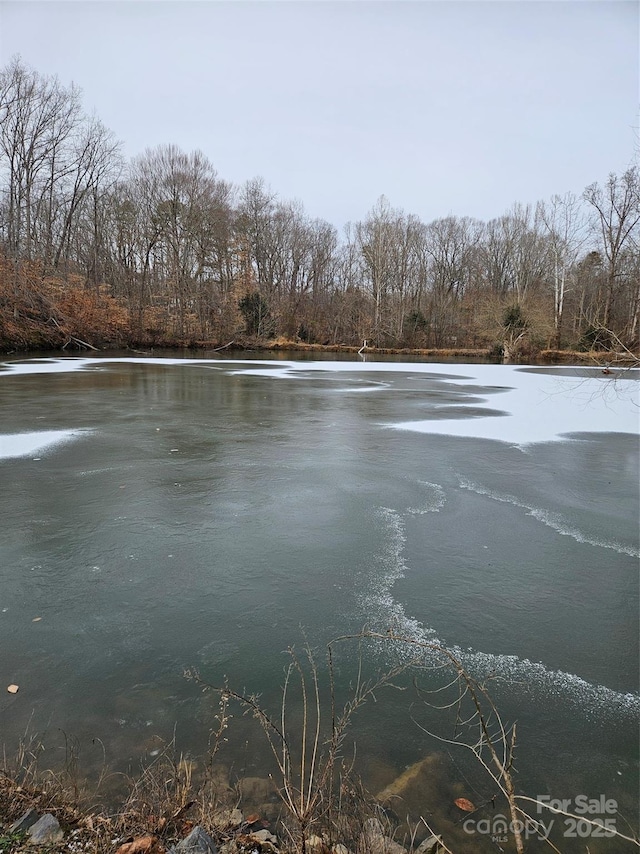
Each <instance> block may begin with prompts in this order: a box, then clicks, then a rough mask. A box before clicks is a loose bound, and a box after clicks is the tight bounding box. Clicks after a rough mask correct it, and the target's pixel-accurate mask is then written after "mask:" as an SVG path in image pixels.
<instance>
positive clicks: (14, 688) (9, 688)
mask: <svg viewBox="0 0 640 854" xmlns="http://www.w3.org/2000/svg"><path fill="white" fill-rule="evenodd" d="M19 690H20V686H19V685H8V686H7V691H8V692H9V693H10V694H17V693H18V691H19Z"/></svg>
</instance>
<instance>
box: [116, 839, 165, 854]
mask: <svg viewBox="0 0 640 854" xmlns="http://www.w3.org/2000/svg"><path fill="white" fill-rule="evenodd" d="M116 854H165V850H164V848H163V847H162V845H161V844H160V841H159V839H158V837H157V836H150V835H149V836H139V837H138V838H137V839H134V840H133V842H125V844H124V845H121V846H120V848H118V850H117V851H116Z"/></svg>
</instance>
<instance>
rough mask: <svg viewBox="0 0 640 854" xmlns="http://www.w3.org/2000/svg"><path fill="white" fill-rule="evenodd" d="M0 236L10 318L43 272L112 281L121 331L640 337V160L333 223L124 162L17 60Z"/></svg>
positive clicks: (167, 149) (105, 285) (459, 344)
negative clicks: (555, 182)
mask: <svg viewBox="0 0 640 854" xmlns="http://www.w3.org/2000/svg"><path fill="white" fill-rule="evenodd" d="M0 249H1V251H2V253H3V256H4V263H3V264H2V266H1V272H0V275H1V276H2V279H3V281H2V288H1V294H0V298H1V300H2V301H3V302H4V303H5V306H6V305H9V304H10V303H11V300H13V303H11V304H12V305H13V306H14V317H15V316H17V314H19V312H20V310H21V309H20V308H16V307H17V306H18V302H16V300H18V299H19V298H20V299H22V300H23V301H24V298H25V297H28V296H29V294H28V293H25V290H26V291H29V288H30V287H35V285H34V284H33V282H34V276H33V275H31V276H30V277H27V278H25V276H24V275H21V272H23V271H24V269H26V268H28V269H29V270H32V271H33V270H34V269H37V271H38V276H36V278H38V277H39V281H41V282H44V283H46V282H56V283H57V288H58V293H60V292H64V289H65V287H67V288H69V287H71V286H72V284H73V286H74V287H78V286H79V287H80V288H81V289H82V290H83V291H84V292H85V294H86V296H87V297H90V296H91V295H92V294H95V295H99V294H102V295H105V294H108V295H109V297H110V298H113V299H114V300H115V302H114V305H117V306H118V310H119V311H121V312H126V324H127V329H128V336H129V338H130V340H132V341H138V340H140V341H146V342H153V341H163V342H169V341H174V342H181V343H185V342H196V341H206V342H214V343H222V342H225V341H231V340H234V339H236V338H237V337H238V336H241V335H244V336H248V337H253V338H256V339H268V338H283V339H287V340H291V341H294V340H297V341H304V342H309V343H320V344H327V345H339V344H344V345H350V346H354V345H361V344H362V343H363V341H365V340H366V341H367V342H368V344H369V345H371V346H378V347H393V348H403V347H415V348H446V349H457V348H463V347H487V346H489V347H490V346H492V345H499V346H500V347H503V348H505V349H507V350H518V349H520V350H523V349H524V350H526V349H527V348H528V349H529V350H535V349H545V348H550V347H553V348H571V349H576V348H582V349H590V348H593V347H598V346H603V347H608V346H611V343H612V341H616V340H617V341H618V342H621V343H622V344H624V345H625V346H627V347H629V348H631V349H633V348H637V346H638V337H639V328H638V324H639V313H640V173H639V169H638V166H637V164H636V165H633V166H630V168H629V169H627V170H626V171H625V172H624V173H622V174H619V175H618V174H611V175H609V176H608V177H607V178H606V180H605V181H604V182H603V183H602V184H599V183H593V184H591V185H590V186H588V187H587V188H586V189H585V190H584V192H583V193H582V195H581V196H577V195H574V194H572V193H566V194H565V195H562V196H561V195H556V196H553V197H552V198H551V199H550V200H548V201H540V202H538V203H537V204H535V205H531V204H527V205H522V204H517V203H516V204H514V205H513V206H512V207H511V208H510V209H509V210H508V211H506V212H505V213H504V214H503V215H502V216H500V217H498V218H496V219H492V220H490V221H488V222H483V221H481V220H477V219H474V218H471V217H459V216H445V217H442V218H439V219H435V220H433V221H432V222H428V223H425V222H422V221H421V220H420V218H419V217H417V216H415V215H413V214H409V213H406V212H405V211H403V210H401V209H398V208H394V207H392V205H391V204H390V203H389V202H388V201H387V199H386V198H385V197H384V196H381V197H380V198H379V199H378V201H377V202H376V203H375V204H374V206H373V207H372V208H371V210H370V211H368V212H367V213H366V215H365V216H364V218H363V219H362V220H360V221H358V222H355V223H349V224H348V225H347V226H346V227H345V229H344V231H343V233H341V234H339V233H338V231H337V229H336V228H335V227H334V226H333V225H332V224H331V223H329V222H326V221H325V220H322V219H315V218H312V217H310V216H309V215H308V214H307V213H306V212H305V209H304V207H303V205H302V203H300V202H298V201H288V200H284V199H281V198H279V196H278V195H277V194H276V193H275V192H273V191H272V190H271V189H270V187H269V186H268V185H267V184H266V183H265V181H264V180H263V179H262V178H254V179H251V180H249V181H247V182H246V183H244V184H243V185H241V186H236V185H233V184H231V183H229V182H228V181H225V180H224V179H222V178H220V177H219V176H218V174H217V172H216V170H215V169H214V167H213V165H212V163H211V162H210V160H209V159H208V158H207V157H206V156H205V155H204V154H203V153H202V152H200V151H194V152H191V153H186V152H184V151H182V150H181V149H180V148H178V147H177V146H175V145H163V146H158V147H156V148H153V149H147V150H146V151H145V152H144V153H142V154H140V155H139V156H137V157H134V158H132V159H130V160H125V158H124V157H123V155H122V150H121V145H120V143H119V142H118V141H117V140H116V139H115V137H114V135H113V133H112V132H111V131H110V130H109V129H108V128H106V127H105V126H104V125H103V124H102V122H101V121H100V120H99V119H98V118H96V117H94V116H90V115H87V113H86V112H85V111H84V109H83V106H82V100H81V93H80V90H79V89H78V88H77V87H75V86H74V85H71V86H64V85H62V84H61V83H60V81H59V80H58V79H57V78H56V77H51V76H45V75H42V74H40V73H39V72H38V71H36V70H34V69H32V68H30V67H28V66H27V65H25V64H24V63H23V61H22V60H21V59H20V58H14V59H13V60H11V61H10V62H9V63H8V64H7V66H6V67H4V68H3V69H2V70H1V71H0ZM122 316H124V315H122Z"/></svg>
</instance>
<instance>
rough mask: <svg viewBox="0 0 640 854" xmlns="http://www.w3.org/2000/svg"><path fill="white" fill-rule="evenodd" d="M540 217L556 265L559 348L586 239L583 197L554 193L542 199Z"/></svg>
mask: <svg viewBox="0 0 640 854" xmlns="http://www.w3.org/2000/svg"><path fill="white" fill-rule="evenodd" d="M537 217H538V219H539V220H540V222H541V223H542V224H543V226H544V229H545V234H546V237H547V240H548V243H549V249H550V252H551V264H552V270H551V275H552V286H553V325H554V328H555V334H556V347H559V346H560V345H561V341H562V318H563V313H564V303H565V294H566V292H567V289H568V287H569V279H570V277H571V276H572V274H573V270H574V268H575V264H576V261H577V258H578V255H579V253H580V250H581V249H582V247H583V245H584V243H585V240H586V229H585V220H584V217H583V216H582V213H581V210H580V200H579V199H578V198H577V197H576V196H575V195H574V194H573V193H566V194H565V195H564V196H552V197H551V201H550V202H549V203H547V204H545V202H539V203H538V208H537Z"/></svg>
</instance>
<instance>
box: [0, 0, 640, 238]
mask: <svg viewBox="0 0 640 854" xmlns="http://www.w3.org/2000/svg"><path fill="white" fill-rule="evenodd" d="M639 8H640V5H639V3H638V2H629V0H624V2H618V0H567V2H564V0H546V2H545V0H533V2H531V0H502V1H501V0H491V1H489V0H423V2H420V0H417V1H416V2H402V1H401V0H390V2H384V0H377V2H368V0H337V2H332V0H320V2H313V0H291V2H286V0H261V2H249V0H227V2H222V0H200V2H190V0H173V2H166V1H165V2H160V0H146V2H137V0H121V1H120V2H102V0H83V2H80V1H79V0H76V2H58V0H46V2H39V0H18V2H7V0H0V62H1V64H2V65H5V64H6V62H7V61H8V60H9V59H10V58H11V57H12V56H13V55H14V54H20V55H21V56H22V58H23V60H24V61H25V62H27V63H28V64H29V65H31V66H33V67H34V68H36V69H37V70H38V71H40V72H41V73H44V74H57V75H58V77H59V78H60V80H61V81H62V82H63V83H65V84H68V83H70V82H71V81H74V82H75V83H77V84H78V85H79V86H80V87H81V88H82V90H83V103H84V105H85V108H86V109H87V110H88V111H91V110H95V112H96V114H97V115H98V117H99V118H100V119H102V121H103V122H104V123H105V124H106V125H107V126H108V127H109V128H111V129H112V130H113V131H114V132H115V134H116V135H117V137H118V138H119V139H121V140H122V141H123V143H124V151H125V154H127V155H135V154H139V153H141V152H142V151H143V150H144V149H145V148H146V147H153V146H155V145H158V144H160V143H169V142H171V143H175V144H177V145H179V146H181V147H182V148H183V149H185V150H186V151H191V150H192V149H195V148H200V149H201V150H202V151H204V152H205V154H207V156H208V157H209V158H210V159H211V161H212V162H213V164H214V166H215V167H216V169H217V170H218V173H219V175H220V177H222V178H225V179H226V180H229V181H233V182H235V183H241V182H243V181H245V180H247V179H248V178H252V177H254V176H256V175H261V176H263V177H264V178H265V180H266V181H267V183H268V184H270V185H271V187H272V189H273V190H274V191H275V192H277V193H278V194H279V195H280V196H281V197H282V198H286V199H290V198H297V199H300V200H301V201H302V202H303V203H304V205H305V208H306V210H307V211H308V213H309V214H310V215H312V216H314V217H315V216H318V217H323V218H324V219H328V220H329V221H330V222H332V223H334V225H336V226H338V227H341V226H342V225H343V224H344V223H345V222H347V221H348V220H357V219H361V218H363V217H364V216H365V214H366V212H367V210H368V209H369V208H370V207H371V206H372V205H373V203H374V202H375V200H376V199H377V198H378V196H380V195H381V194H384V195H386V196H387V198H388V199H389V201H390V202H391V204H392V205H394V206H395V207H401V208H404V209H405V210H406V211H407V212H409V213H415V214H417V215H418V216H420V217H421V218H422V219H423V220H424V221H426V222H428V221H429V220H432V219H434V218H436V217H440V216H446V215H447V214H450V213H452V214H456V215H470V216H477V217H479V218H481V219H490V218H492V217H494V216H499V215H500V214H502V213H503V212H504V211H505V210H506V209H507V208H508V207H509V206H510V205H511V204H512V203H513V202H515V201H520V202H523V203H526V202H535V201H536V200H537V199H539V198H548V197H550V196H551V195H552V194H553V193H564V192H566V191H573V192H575V193H581V192H582V190H583V189H584V187H585V186H586V185H587V184H589V183H591V182H592V181H596V180H597V181H602V180H604V179H605V178H606V176H607V174H608V173H609V172H610V171H616V172H619V171H623V170H624V169H625V168H626V167H627V166H628V165H629V164H630V162H631V160H632V158H633V155H634V151H637V149H638V101H639Z"/></svg>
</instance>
